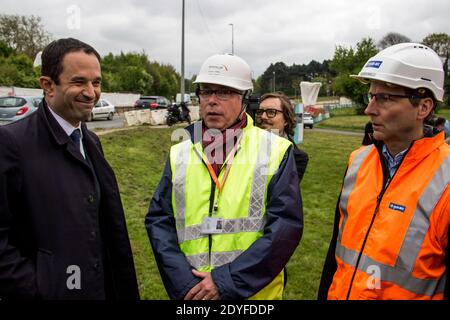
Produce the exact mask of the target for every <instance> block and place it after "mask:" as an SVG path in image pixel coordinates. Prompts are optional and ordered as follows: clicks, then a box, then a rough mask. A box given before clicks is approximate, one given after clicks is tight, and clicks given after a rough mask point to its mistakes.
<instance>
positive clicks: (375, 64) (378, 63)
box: [366, 60, 383, 69]
mask: <svg viewBox="0 0 450 320" xmlns="http://www.w3.org/2000/svg"><path fill="white" fill-rule="evenodd" d="M382 63H383V61H376V60H372V61H369V62H367V64H366V68H375V69H378V68H380V66H381V64H382Z"/></svg>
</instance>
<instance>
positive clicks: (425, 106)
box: [417, 98, 434, 120]
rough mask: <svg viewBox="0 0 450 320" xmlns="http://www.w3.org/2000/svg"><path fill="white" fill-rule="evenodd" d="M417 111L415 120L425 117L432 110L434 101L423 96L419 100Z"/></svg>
mask: <svg viewBox="0 0 450 320" xmlns="http://www.w3.org/2000/svg"><path fill="white" fill-rule="evenodd" d="M418 108H419V112H418V113H417V120H425V119H426V117H427V116H428V115H429V114H430V113H431V112H432V111H433V108H434V102H433V99H431V98H424V99H422V100H420V103H419V107H418Z"/></svg>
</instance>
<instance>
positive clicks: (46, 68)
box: [41, 38, 101, 84]
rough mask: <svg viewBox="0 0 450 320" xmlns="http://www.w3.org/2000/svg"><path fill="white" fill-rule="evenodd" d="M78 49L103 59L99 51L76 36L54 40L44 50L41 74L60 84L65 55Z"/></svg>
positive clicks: (99, 59)
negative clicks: (75, 37)
mask: <svg viewBox="0 0 450 320" xmlns="http://www.w3.org/2000/svg"><path fill="white" fill-rule="evenodd" d="M77 51H83V52H84V53H87V54H94V55H95V56H96V57H97V59H98V61H99V62H100V61H101V58H100V55H99V54H98V52H97V51H96V50H95V49H94V48H93V47H91V46H90V45H88V44H86V43H84V42H82V41H80V40H77V39H74V38H67V39H59V40H55V41H52V42H51V43H50V44H49V45H48V46H47V47H45V49H44V51H43V52H42V68H41V76H47V77H50V78H51V79H52V80H53V81H54V82H55V83H56V84H59V75H60V74H61V73H62V72H63V64H62V61H63V59H64V56H65V55H66V54H68V53H70V52H77Z"/></svg>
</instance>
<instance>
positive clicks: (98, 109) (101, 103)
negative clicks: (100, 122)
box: [88, 99, 116, 121]
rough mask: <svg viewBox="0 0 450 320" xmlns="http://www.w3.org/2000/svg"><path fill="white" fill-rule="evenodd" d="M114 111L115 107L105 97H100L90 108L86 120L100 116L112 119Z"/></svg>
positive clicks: (99, 117)
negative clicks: (90, 110)
mask: <svg viewBox="0 0 450 320" xmlns="http://www.w3.org/2000/svg"><path fill="white" fill-rule="evenodd" d="M115 112H116V107H115V106H114V105H113V104H112V103H111V102H109V101H108V100H105V99H100V100H98V102H97V103H96V104H95V106H94V108H93V109H92V112H91V116H90V118H89V120H88V121H92V120H95V119H101V118H106V119H108V120H112V119H113V118H114V113H115Z"/></svg>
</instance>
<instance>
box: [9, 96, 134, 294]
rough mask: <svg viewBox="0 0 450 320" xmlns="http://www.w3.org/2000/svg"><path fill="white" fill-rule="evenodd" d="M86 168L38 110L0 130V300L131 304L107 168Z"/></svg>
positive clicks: (88, 144) (130, 274) (90, 139)
mask: <svg viewBox="0 0 450 320" xmlns="http://www.w3.org/2000/svg"><path fill="white" fill-rule="evenodd" d="M82 132H83V144H84V147H85V150H86V154H87V155H88V158H89V159H90V160H91V161H90V163H91V164H89V163H88V162H87V161H86V160H85V159H84V158H83V156H82V155H81V153H80V152H79V150H77V149H76V147H75V144H74V143H73V142H72V141H71V140H70V138H69V137H68V136H67V134H66V133H65V132H64V130H63V129H62V128H61V126H60V125H59V124H58V123H57V121H56V120H55V118H54V117H53V116H52V115H51V113H50V111H49V110H48V107H47V106H46V104H45V101H44V102H43V104H41V105H40V106H39V109H38V111H37V112H35V113H34V114H32V115H30V116H29V117H27V118H25V119H23V120H20V121H18V122H16V123H13V124H9V125H6V126H3V127H0V299H28V298H29V299H35V298H38V299H41V298H42V299H104V298H106V299H138V298H139V293H138V288H137V281H136V273H135V269H134V262H133V257H132V253H131V247H130V242H129V238H128V232H127V228H126V224H125V217H124V212H123V208H122V203H121V200H120V195H119V190H118V186H117V182H116V179H115V176H114V173H113V170H112V169H111V167H110V166H109V165H108V163H107V162H106V160H105V158H104V157H103V151H102V148H101V145H100V141H99V139H98V137H97V136H96V135H95V134H94V133H92V132H90V131H88V130H87V128H86V125H85V124H84V123H83V124H82Z"/></svg>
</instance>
